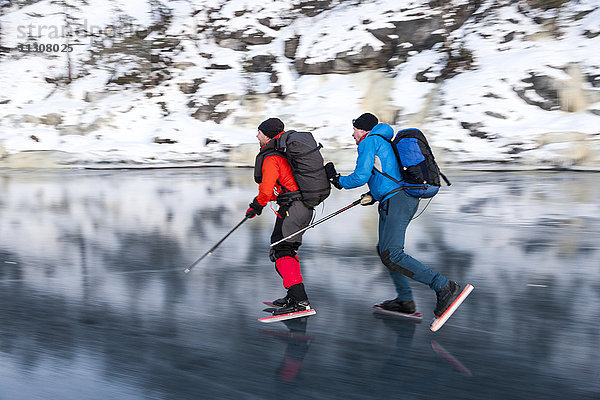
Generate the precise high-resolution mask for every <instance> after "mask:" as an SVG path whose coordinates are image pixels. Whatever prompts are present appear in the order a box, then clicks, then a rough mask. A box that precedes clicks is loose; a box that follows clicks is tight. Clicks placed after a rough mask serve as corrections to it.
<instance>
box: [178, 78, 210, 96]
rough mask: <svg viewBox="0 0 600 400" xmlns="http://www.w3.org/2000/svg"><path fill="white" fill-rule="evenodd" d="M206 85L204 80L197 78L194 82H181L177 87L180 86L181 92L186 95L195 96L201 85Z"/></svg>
mask: <svg viewBox="0 0 600 400" xmlns="http://www.w3.org/2000/svg"><path fill="white" fill-rule="evenodd" d="M203 83H204V79H202V78H196V79H194V80H193V81H192V82H180V83H178V84H177V85H178V86H179V90H181V92H182V93H184V94H193V93H196V91H197V90H198V88H199V87H200V85H201V84H203Z"/></svg>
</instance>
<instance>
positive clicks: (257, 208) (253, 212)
mask: <svg viewBox="0 0 600 400" xmlns="http://www.w3.org/2000/svg"><path fill="white" fill-rule="evenodd" d="M248 205H249V206H250V208H249V209H247V210H246V218H254V217H256V216H257V215H260V214H261V213H262V209H263V206H261V205H260V204H258V201H257V200H256V197H255V198H254V200H252V203H250V204H248Z"/></svg>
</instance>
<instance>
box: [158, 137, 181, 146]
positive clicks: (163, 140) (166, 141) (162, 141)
mask: <svg viewBox="0 0 600 400" xmlns="http://www.w3.org/2000/svg"><path fill="white" fill-rule="evenodd" d="M153 142H154V143H157V144H173V143H177V140H172V139H168V138H159V137H158V136H156V137H155V138H154V140H153Z"/></svg>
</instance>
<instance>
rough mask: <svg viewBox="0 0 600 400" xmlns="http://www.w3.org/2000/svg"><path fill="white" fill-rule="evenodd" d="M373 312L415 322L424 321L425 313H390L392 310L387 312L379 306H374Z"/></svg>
mask: <svg viewBox="0 0 600 400" xmlns="http://www.w3.org/2000/svg"><path fill="white" fill-rule="evenodd" d="M373 312H374V313H376V314H381V315H389V316H392V317H396V318H404V319H411V320H414V321H421V320H422V319H423V313H420V312H415V313H412V314H409V313H403V312H399V311H390V310H386V309H385V308H382V307H381V306H380V305H379V304H375V305H373Z"/></svg>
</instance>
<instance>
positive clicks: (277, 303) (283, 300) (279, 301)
mask: <svg viewBox="0 0 600 400" xmlns="http://www.w3.org/2000/svg"><path fill="white" fill-rule="evenodd" d="M287 301H288V295H287V294H286V295H285V296H283V297H282V298H280V299H277V300H273V305H274V306H275V307H283V306H285V303H287Z"/></svg>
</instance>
